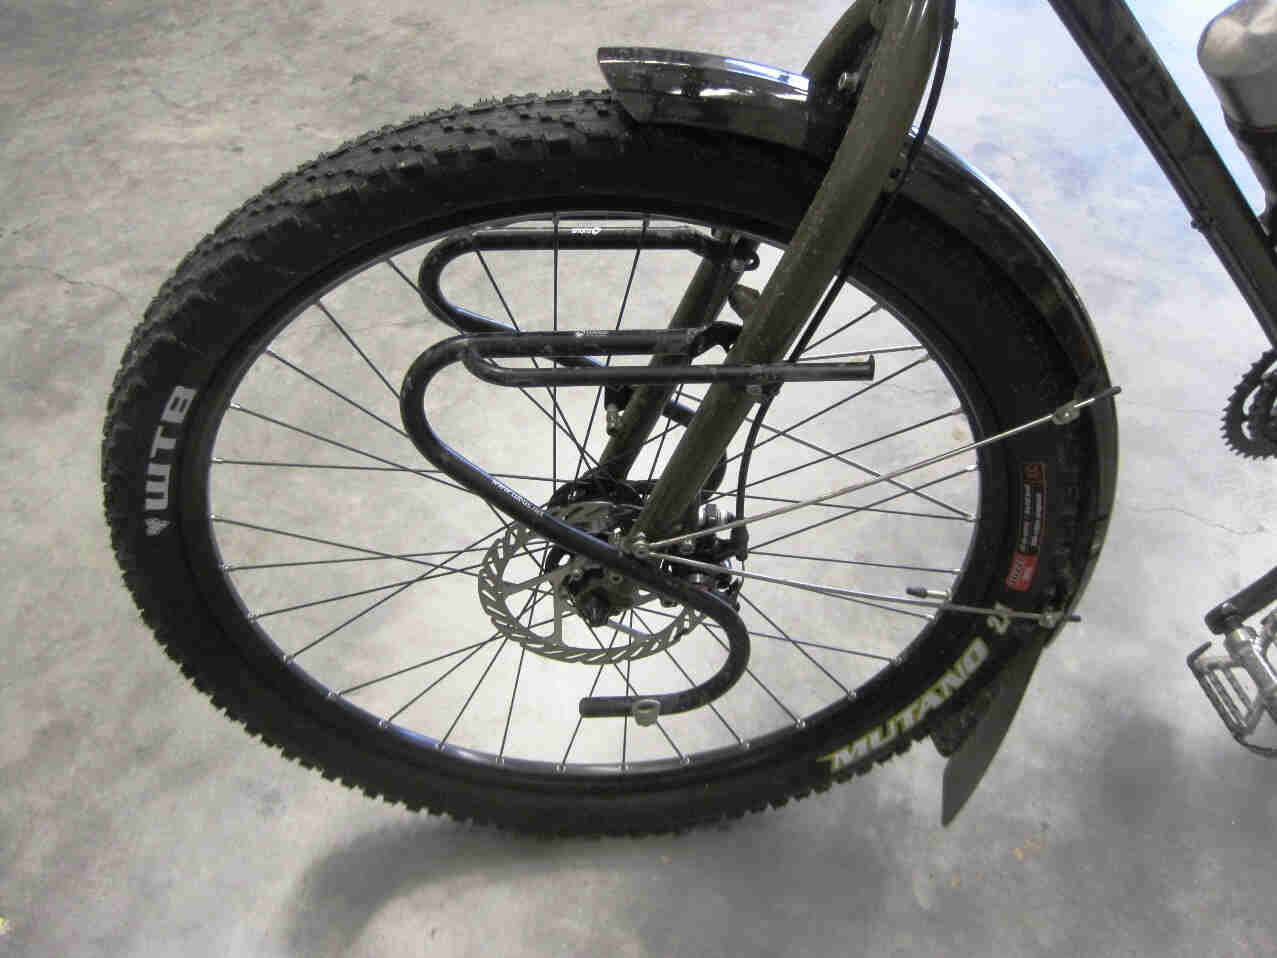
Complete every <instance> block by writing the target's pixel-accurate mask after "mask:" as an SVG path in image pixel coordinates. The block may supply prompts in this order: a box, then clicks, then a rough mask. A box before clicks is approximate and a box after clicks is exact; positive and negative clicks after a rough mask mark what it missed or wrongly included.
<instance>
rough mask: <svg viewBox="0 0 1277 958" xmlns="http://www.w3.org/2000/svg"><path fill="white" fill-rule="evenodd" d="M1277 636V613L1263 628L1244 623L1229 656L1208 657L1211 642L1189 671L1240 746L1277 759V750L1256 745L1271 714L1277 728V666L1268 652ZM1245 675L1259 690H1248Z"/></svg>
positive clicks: (1228, 640) (1233, 634)
mask: <svg viewBox="0 0 1277 958" xmlns="http://www.w3.org/2000/svg"><path fill="white" fill-rule="evenodd" d="M1275 638H1277V613H1273V614H1272V615H1269V616H1268V617H1267V618H1266V619H1265V620H1264V622H1263V630H1262V632H1261V633H1258V634H1257V633H1256V632H1255V630H1254V629H1252V628H1250V627H1248V626H1245V625H1238V626H1237V627H1236V628H1233V629H1231V630H1229V632H1228V634H1227V635H1226V637H1225V638H1224V654H1222V655H1215V656H1209V657H1207V656H1206V651H1207V649H1209V648H1210V647H1211V643H1210V642H1207V643H1205V644H1204V645H1201V646H1199V647H1198V648H1196V649H1194V650H1193V652H1192V653H1191V654H1190V655H1189V656H1188V667H1189V669H1191V670H1192V673H1193V675H1194V676H1195V677H1196V678H1197V682H1198V684H1199V685H1200V686H1201V687H1202V691H1203V692H1205V693H1206V698H1207V699H1209V700H1210V703H1211V705H1213V706H1214V707H1215V711H1216V713H1218V715H1219V717H1220V719H1222V720H1223V722H1224V725H1225V726H1227V728H1228V730H1229V732H1231V733H1232V736H1233V738H1235V739H1236V740H1237V741H1238V743H1239V744H1241V745H1242V746H1243V747H1245V748H1247V749H1249V750H1250V751H1252V752H1255V753H1256V754H1258V755H1264V756H1266V757H1268V758H1277V747H1271V746H1265V745H1259V744H1257V743H1256V742H1254V741H1252V739H1253V738H1254V736H1255V733H1256V732H1257V731H1258V729H1259V727H1260V725H1261V724H1262V723H1263V720H1264V716H1265V715H1267V716H1268V718H1269V719H1271V720H1272V722H1273V723H1274V724H1277V668H1274V667H1273V664H1272V663H1271V662H1270V661H1269V659H1268V650H1269V648H1270V646H1271V645H1272V644H1273V640H1274V639H1275ZM1239 673H1241V674H1244V675H1245V676H1246V678H1248V679H1249V681H1250V684H1251V685H1252V686H1253V692H1252V691H1250V690H1248V689H1247V688H1246V685H1245V684H1244V683H1243V680H1242V679H1241V678H1240V676H1239Z"/></svg>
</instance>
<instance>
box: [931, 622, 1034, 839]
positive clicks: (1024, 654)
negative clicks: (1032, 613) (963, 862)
mask: <svg viewBox="0 0 1277 958" xmlns="http://www.w3.org/2000/svg"><path fill="white" fill-rule="evenodd" d="M1044 647H1045V646H1044V643H1043V642H1042V640H1041V639H1036V638H1035V639H1031V640H1030V641H1029V642H1028V643H1027V644H1026V645H1025V647H1024V648H1023V649H1021V650H1020V651H1019V652H1017V653H1016V654H1015V656H1014V657H1013V658H1012V659H1011V661H1010V662H1008V663H1007V665H1006V667H1005V668H1004V669H1003V670H1002V673H1001V674H1000V675H999V689H998V693H997V695H996V696H994V699H993V701H992V702H990V703H989V707H988V709H987V710H986V711H985V713H984V715H982V716H981V717H980V720H979V722H978V723H977V724H976V727H975V728H974V729H972V730H971V732H970V734H969V735H967V737H966V740H965V741H964V742H963V743H962V745H961V747H959V749H958V750H957V751H956V752H954V754H953V756H952V757H951V758H950V759H949V761H948V763H946V765H945V767H944V786H943V791H942V793H941V800H940V821H941V823H942V824H944V825H948V824H950V823H951V822H952V821H953V820H954V819H955V818H957V817H958V812H960V811H962V809H963V807H964V806H965V805H966V804H967V800H968V799H969V798H970V797H971V796H972V795H973V794H974V793H975V790H976V788H977V786H979V784H980V782H981V780H982V779H983V778H984V773H985V772H987V771H988V770H989V766H990V765H991V764H992V763H993V756H995V755H996V754H997V753H998V748H999V747H1000V746H1001V745H1002V740H1003V739H1004V738H1006V734H1007V730H1008V729H1010V728H1011V722H1012V721H1013V720H1014V719H1015V713H1016V712H1018V711H1019V710H1020V701H1021V700H1022V699H1023V698H1024V693H1025V691H1026V690H1027V689H1028V687H1029V679H1031V678H1032V677H1033V670H1034V669H1036V668H1037V665H1038V659H1039V658H1041V656H1042V649H1043V648H1044Z"/></svg>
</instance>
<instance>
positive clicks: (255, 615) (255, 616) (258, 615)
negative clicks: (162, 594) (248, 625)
mask: <svg viewBox="0 0 1277 958" xmlns="http://www.w3.org/2000/svg"><path fill="white" fill-rule="evenodd" d="M480 565H482V563H476V564H475V565H472V566H467V567H466V568H464V569H449V570H448V572H447V573H445V574H446V575H455V574H456V573H458V572H461V573H466V574H469V575H473V576H474V577H475V578H476V579H477V578H478V576H477V575H475V573H474V572H472V571H471V570H473V569H477V568H479V566H480ZM435 578H442V576H432V575H429V574H427V575H425V576H424V577H421V576H418V577H417V578H415V579H401V580H400V581H398V582H391V583H388V584H387V585H378V586H373V587H372V588H370V589H360V590H358V591H357V592H345V593H342V594H341V595H330V596H327V597H326V598H323V599H315V600H314V601H312V602H302V603H300V604H298V605H290V606H285V607H284V608H281V609H271V610H270V611H268V612H252V613H250V614H249V616H248V618H249V621H251V622H257V621H259V620H261V619H268V618H270V617H271V616H273V615H283V614H284V613H285V612H296V611H298V610H299V609H313V608H314V607H315V606H317V605H328V604H329V603H332V602H340V601H341V600H342V599H354V598H357V597H359V596H361V595H371V594H372V593H374V592H385V591H386V590H387V589H394V588H396V587H399V586H410V585H413V584H414V583H417V582H429V581H430V580H431V579H435Z"/></svg>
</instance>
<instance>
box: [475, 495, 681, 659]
mask: <svg viewBox="0 0 1277 958" xmlns="http://www.w3.org/2000/svg"><path fill="white" fill-rule="evenodd" d="M610 510H611V505H610V503H607V502H576V503H572V504H571V505H567V506H561V507H557V508H554V509H551V510H549V511H550V512H551V513H552V514H554V515H555V516H556V517H557V518H560V519H563V520H564V521H565V522H569V523H571V524H572V525H576V526H579V527H581V528H584V529H587V530H588V531H590V532H593V533H596V534H597V533H600V532H603V531H605V530H606V528H607V526H608V524H609V521H608V518H607V517H608V514H609V513H610ZM547 546H548V547H549V549H553V548H554V546H553V544H552V543H549V542H548V541H547V540H546V539H545V538H544V537H543V536H540V535H538V534H537V533H535V532H534V531H533V530H532V529H530V528H528V527H527V526H524V525H521V524H519V523H511V524H510V525H509V526H507V527H506V531H505V534H504V535H503V536H501V538H499V539H497V540H496V541H495V542H494V543H493V544H492V546H491V547H490V548H489V549H488V551H487V553H486V554H485V555H484V557H483V563H482V565H481V567H480V569H479V604H480V605H481V606H482V607H483V610H484V612H486V613H487V614H488V617H489V618H490V619H491V620H492V624H493V625H494V626H495V627H496V629H497V631H498V632H499V633H500V635H501V636H502V637H503V638H507V639H510V640H513V641H515V642H518V643H519V644H520V645H522V646H523V647H524V648H525V649H527V650H528V651H529V652H534V653H536V654H537V655H540V656H544V657H545V658H548V659H554V660H555V661H558V662H576V663H581V664H584V665H606V664H610V663H615V662H624V661H630V660H634V659H641V658H646V657H647V656H649V655H655V654H656V653H658V652H663V651H665V650H666V649H668V648H669V647H670V646H672V645H674V644H675V643H676V642H677V641H678V640H679V639H681V638H682V637H683V636H684V635H686V634H687V633H688V632H689V631H691V630H692V629H694V628H695V627H696V626H697V625H698V624H700V622H701V620H702V619H703V618H704V616H703V615H702V614H700V613H698V612H695V611H693V610H691V609H688V608H687V607H685V606H684V607H682V608H680V609H679V610H678V612H677V614H675V615H674V616H673V618H671V619H669V620H668V624H667V625H665V626H664V627H662V628H660V629H656V630H653V629H649V628H644V627H643V626H642V624H641V622H640V621H639V619H638V618H637V617H631V624H626V623H624V622H623V621H622V618H623V617H624V610H622V612H620V613H618V614H616V615H615V616H613V617H612V618H611V619H610V620H609V621H608V622H606V623H605V624H604V625H602V626H600V627H599V629H600V630H602V631H604V632H606V633H609V634H611V641H612V644H611V645H609V646H606V647H605V646H603V645H602V644H601V641H600V640H599V639H598V637H597V636H596V634H595V630H594V629H592V628H590V627H587V626H586V624H585V622H584V621H582V619H581V616H580V614H579V612H578V610H577V607H576V605H575V603H574V601H573V598H572V592H571V590H570V588H569V579H570V578H579V577H583V576H586V575H590V574H597V573H598V570H597V569H591V568H590V567H589V565H588V564H587V563H585V562H584V561H583V560H581V559H579V558H575V557H567V556H565V557H564V559H563V561H562V564H560V565H558V566H557V567H555V568H553V569H549V570H546V569H544V568H543V566H542V562H543V560H542V558H541V556H543V555H544V554H547V553H548V550H547ZM521 557H522V558H524V559H525V560H527V561H524V562H521V563H519V562H516V560H518V559H519V558H521ZM517 570H522V571H524V572H525V573H526V574H525V575H523V576H517V575H514V573H515V572H516V571H517ZM534 591H535V593H537V594H534ZM530 600H531V601H530ZM655 600H656V596H654V595H652V594H651V593H649V592H641V591H640V592H638V593H637V594H636V595H635V597H634V601H633V605H634V606H640V605H643V604H645V603H647V602H652V601H655ZM547 602H548V603H549V604H550V605H551V606H552V608H553V614H552V615H551V616H550V617H549V619H548V620H547V619H546V615H545V613H544V611H543V610H544V607H545V605H546V603H547ZM662 621H665V620H664V619H662ZM614 630H615V631H614ZM569 632H572V633H576V634H578V635H581V636H583V637H585V638H586V639H588V640H589V641H591V642H592V643H593V644H591V645H588V646H584V645H574V644H572V643H571V642H570V641H569V636H568V633H569Z"/></svg>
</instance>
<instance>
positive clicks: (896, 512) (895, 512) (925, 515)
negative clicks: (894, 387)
mask: <svg viewBox="0 0 1277 958" xmlns="http://www.w3.org/2000/svg"><path fill="white" fill-rule="evenodd" d="M915 491H916V490H915V489H914V488H910V489H905V490H904V491H903V492H901V493H900V496H901V497H904V496H907V495H909V494H910V493H912V492H915ZM732 497H734V492H720V493H717V494H716V495H713V496H711V497H710V500H709V501H710V502H715V501H717V500H719V499H725V498H732ZM745 498H746V499H752V500H757V501H758V502H788V503H791V504H796V505H803V506H806V507H807V508H811V509H834V510H836V511H840V512H876V513H878V514H879V515H884V516H902V517H906V518H910V519H939V520H941V521H943V522H974V521H975V517H974V516H942V515H939V514H937V513H934V512H911V511H909V510H908V509H875V508H873V507H871V506H846V505H841V504H839V503H837V502H805V501H804V500H802V499H788V498H785V497H783V496H758V495H749V496H746V497H745Z"/></svg>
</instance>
